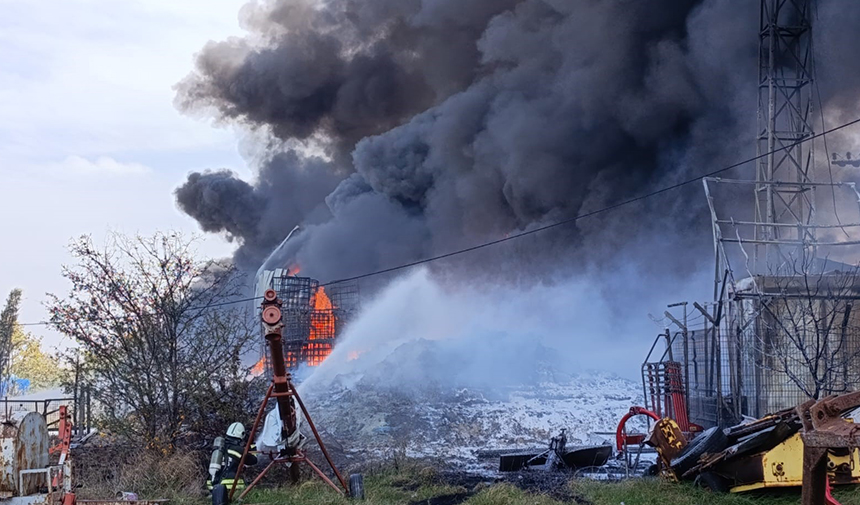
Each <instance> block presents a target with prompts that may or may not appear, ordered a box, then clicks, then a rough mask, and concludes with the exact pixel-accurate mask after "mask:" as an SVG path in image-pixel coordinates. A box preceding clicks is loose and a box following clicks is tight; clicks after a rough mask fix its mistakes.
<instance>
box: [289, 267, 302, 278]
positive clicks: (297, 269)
mask: <svg viewBox="0 0 860 505" xmlns="http://www.w3.org/2000/svg"><path fill="white" fill-rule="evenodd" d="M301 271H302V268H301V267H300V266H299V265H292V266H290V267H289V268H287V275H292V276H293V277H295V276H297V275H299V272H301Z"/></svg>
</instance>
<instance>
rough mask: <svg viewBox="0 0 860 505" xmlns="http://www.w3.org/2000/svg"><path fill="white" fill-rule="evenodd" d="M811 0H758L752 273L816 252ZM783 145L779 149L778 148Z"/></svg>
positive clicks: (769, 269)
mask: <svg viewBox="0 0 860 505" xmlns="http://www.w3.org/2000/svg"><path fill="white" fill-rule="evenodd" d="M812 1H813V0H761V17H760V31H759V78H758V91H759V92H758V138H757V140H758V142H757V144H758V145H757V150H758V155H759V156H762V155H765V156H764V157H762V158H761V159H760V160H759V162H758V169H757V171H756V185H755V221H756V223H757V224H756V226H755V237H754V240H755V242H754V243H755V247H754V261H753V267H754V269H755V271H754V273H757V274H768V273H774V270H777V269H778V265H780V264H782V263H785V262H786V261H789V258H788V256H791V257H793V258H798V257H799V255H800V253H801V252H803V249H807V250H810V249H811V250H812V255H814V249H815V243H816V233H815V224H816V222H815V187H816V184H815V182H814V181H813V172H814V170H813V167H814V162H815V157H814V149H813V148H812V145H811V143H803V144H798V142H800V141H802V140H805V139H808V138H809V137H811V136H812V135H813V134H814V133H813V125H812V118H813V116H812V107H813V55H812V23H811V20H812V18H811V15H812V13H811V4H812ZM779 149H782V150H781V151H779V152H774V151H775V150H779Z"/></svg>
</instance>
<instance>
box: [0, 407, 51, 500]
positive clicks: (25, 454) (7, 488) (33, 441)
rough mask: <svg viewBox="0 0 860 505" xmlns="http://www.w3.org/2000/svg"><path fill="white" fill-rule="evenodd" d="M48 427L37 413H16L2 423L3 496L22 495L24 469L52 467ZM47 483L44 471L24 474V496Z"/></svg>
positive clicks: (0, 493)
mask: <svg viewBox="0 0 860 505" xmlns="http://www.w3.org/2000/svg"><path fill="white" fill-rule="evenodd" d="M49 443H50V440H49V438H48V426H47V424H46V423H45V418H44V417H42V415H41V414H39V413H37V412H26V411H19V412H12V414H11V415H10V416H9V417H8V418H6V419H4V420H3V421H2V422H0V497H2V498H5V497H11V496H18V495H19V487H18V479H19V475H20V474H19V472H20V471H21V470H32V469H36V468H47V467H48V463H49V460H48V446H49ZM46 484H47V480H46V476H45V474H42V473H37V474H30V475H24V476H23V492H24V493H23V496H26V495H30V494H35V493H38V492H39V488H41V487H45V486H46Z"/></svg>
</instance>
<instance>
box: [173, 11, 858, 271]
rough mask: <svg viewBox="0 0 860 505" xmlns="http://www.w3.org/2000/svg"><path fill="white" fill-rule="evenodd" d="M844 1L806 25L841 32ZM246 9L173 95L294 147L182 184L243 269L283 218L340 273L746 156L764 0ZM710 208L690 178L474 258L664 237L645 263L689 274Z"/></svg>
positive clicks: (189, 205) (646, 244) (539, 258)
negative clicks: (253, 165)
mask: <svg viewBox="0 0 860 505" xmlns="http://www.w3.org/2000/svg"><path fill="white" fill-rule="evenodd" d="M822 3H823V4H828V2H824V1H823V0H822ZM839 3H840V1H839V0H832V1H831V2H829V5H830V7H827V6H825V7H826V8H825V9H822V11H821V14H820V16H821V18H822V19H818V20H816V23H818V24H819V25H829V26H830V28H828V29H832V30H838V29H840V28H839V26H843V28H842V29H843V30H846V29H847V30H851V28H848V27H847V26H846V25H845V23H846V21H841V19H843V18H845V19H849V18H847V17H845V16H842V15H841V14H840V9H838V8H835V7H833V5H835V4H839ZM840 5H842V6H843V7H844V9H848V10H851V11H857V10H858V8H857V6H855V5H854V4H853V3H848V2H842V3H841V4H840ZM242 19H243V21H244V23H245V26H246V28H247V29H248V32H249V33H248V35H247V36H246V37H245V38H242V39H231V40H228V41H225V42H217V43H215V42H212V43H209V44H208V45H207V46H206V47H205V48H204V49H203V51H202V53H201V54H200V55H199V56H198V58H197V65H196V69H195V71H194V72H192V73H191V74H190V75H189V76H188V77H187V78H186V79H185V80H184V81H182V82H181V83H180V84H179V85H178V94H177V104H178V106H179V107H180V108H181V109H183V110H186V111H191V110H211V111H214V113H215V114H216V116H217V117H218V118H219V119H221V120H224V121H230V122H236V123H239V124H242V125H245V126H247V127H249V128H251V129H254V130H258V131H260V132H263V133H264V134H267V135H270V136H271V138H273V139H276V140H277V141H279V142H282V143H283V145H288V146H294V147H295V146H301V148H300V149H299V150H298V151H288V152H287V153H286V154H277V155H274V156H270V157H269V159H268V161H267V162H265V163H264V164H262V166H261V167H260V168H259V177H258V179H257V181H256V182H255V183H253V184H248V183H246V182H243V181H241V180H239V179H237V178H236V177H235V176H233V175H232V174H230V173H227V172H223V171H220V172H218V171H216V172H210V173H203V174H200V173H194V174H191V175H190V176H189V178H188V180H187V182H186V183H185V184H183V185H182V187H180V188H179V189H178V190H177V192H176V196H177V200H178V202H179V205H180V207H181V208H182V209H183V210H184V211H185V212H187V213H188V214H189V215H191V216H193V217H194V218H195V219H197V220H198V221H199V223H200V225H201V226H202V227H203V229H204V230H206V231H213V232H224V233H226V234H228V235H229V236H231V237H234V238H236V239H237V240H238V241H239V243H240V247H239V250H238V253H237V258H238V259H239V260H240V262H241V263H243V264H245V265H247V266H248V267H249V268H254V267H256V266H257V265H258V264H259V262H260V261H261V260H262V259H263V258H264V257H265V256H266V255H267V254H268V253H269V252H270V251H271V249H272V248H273V247H274V246H275V245H277V244H278V243H279V242H280V241H281V240H282V239H283V237H285V236H286V234H287V233H288V232H289V231H290V230H291V229H292V228H293V227H294V226H295V225H297V224H298V225H302V226H303V230H302V231H301V232H300V233H299V234H298V235H297V237H296V238H295V239H294V240H291V241H290V243H289V247H288V248H287V251H285V254H284V262H285V263H286V262H289V261H298V262H299V263H300V264H301V265H302V266H303V268H304V269H305V270H304V271H305V272H306V273H308V274H310V275H314V276H318V277H320V278H322V279H332V278H338V277H342V276H349V275H355V274H360V273H363V272H366V271H370V270H373V269H376V268H382V267H388V266H391V265H393V264H396V263H398V262H403V261H412V260H415V259H416V258H419V257H422V256H427V255H433V254H438V253H444V252H447V251H450V250H453V249H455V248H459V247H464V246H471V245H474V244H476V243H479V242H481V241H484V240H493V239H497V238H500V237H503V236H505V235H506V234H510V233H517V232H518V231H523V230H528V229H531V228H533V227H536V226H539V225H541V224H545V223H548V222H552V221H554V220H558V219H565V218H569V217H572V216H574V215H577V213H582V212H587V211H589V210H593V209H595V208H599V207H601V206H604V205H607V204H611V203H613V202H617V201H619V200H621V199H625V198H629V197H631V196H635V195H637V194H641V193H643V192H646V191H647V190H648V189H651V188H654V187H656V186H660V185H665V184H669V183H672V182H676V181H678V180H681V179H684V178H687V177H689V176H691V175H693V174H698V173H702V172H706V171H708V170H712V169H714V168H717V167H719V166H721V165H724V164H728V163H732V162H735V161H737V160H738V159H740V158H743V157H747V156H750V155H752V154H753V153H754V151H755V149H754V143H753V139H754V128H755V104H756V101H755V93H756V61H757V59H756V58H757V44H758V38H757V30H758V2H756V1H750V0H650V1H647V2H644V1H637V0H601V1H598V0H577V1H571V0H329V1H326V2H311V1H309V0H306V1H295V0H273V1H270V2H265V3H253V4H249V5H248V6H246V7H245V8H244V9H243V11H242ZM855 39H856V37H855V38H854V39H852V40H855ZM853 44H855V45H856V40H855V41H854V42H853ZM848 53H850V51H849V52H848ZM829 63H830V64H831V66H833V65H838V64H840V63H839V62H829ZM300 152H301V153H307V152H317V153H318V156H309V155H307V154H299V153H300ZM749 170H752V168H751V167H750V168H749ZM751 173H752V172H749V173H748V174H746V175H747V176H749V175H750V174H751ZM736 175H738V174H736ZM750 200H751V198H750ZM704 203H705V201H704V198H703V196H702V195H701V186H699V185H696V186H695V187H690V188H687V189H685V190H683V191H678V192H676V193H673V194H671V195H666V196H663V197H660V199H655V200H654V201H649V202H646V203H644V204H641V205H637V206H633V207H631V208H629V209H626V210H623V211H619V212H613V213H610V214H606V215H604V216H601V217H599V218H595V219H591V220H589V221H583V222H582V223H579V224H577V226H572V227H569V228H565V229H560V230H556V231H552V232H545V233H541V234H538V235H534V236H532V237H530V238H528V239H524V240H522V241H521V242H519V243H516V244H511V246H510V247H505V248H498V250H496V251H495V252H492V253H490V252H482V253H480V254H476V255H473V256H472V259H473V261H472V262H471V264H472V266H475V265H481V266H484V267H489V269H491V270H492V271H494V272H496V273H498V272H499V271H504V268H506V267H502V266H500V265H502V264H508V262H502V261H500V260H502V259H512V260H515V263H519V264H523V263H528V264H530V265H533V264H545V263H552V264H555V265H558V264H561V263H564V262H563V261H562V260H569V259H571V258H583V257H587V258H591V261H595V260H599V259H605V258H609V257H612V258H619V257H626V258H628V259H634V258H636V259H638V260H642V259H643V258H644V259H647V260H649V261H650V260H651V259H653V256H654V255H658V256H662V255H663V254H668V253H671V252H674V253H675V255H674V257H676V258H677V259H676V260H675V261H673V262H672V263H673V264H672V265H671V266H668V265H667V263H668V262H665V261H658V262H656V264H657V266H652V267H651V268H655V269H657V270H660V269H661V268H662V267H663V266H666V268H667V269H671V270H673V271H678V270H681V271H683V270H685V269H690V268H693V267H694V266H695V264H696V263H697V262H698V261H701V258H706V259H707V258H708V253H707V250H708V246H709V243H708V233H709V232H708V229H709V223H708V218H707V215H706V213H705V212H704ZM655 237H656V238H655ZM682 239H683V240H685V241H686V242H681V240H682ZM679 243H684V244H685V245H684V246H683V249H682V251H683V253H684V254H679V253H678V251H679V247H678V244H679ZM583 252H586V253H588V254H587V255H584V254H577V253H583ZM695 252H701V253H702V254H700V255H698V257H699V258H700V260H693V259H690V258H694V257H696V254H692V253H695ZM688 253H689V254H688ZM523 260H526V261H523ZM645 263H647V262H645ZM651 264H652V265H654V262H651ZM490 265H492V266H490ZM519 268H520V267H517V268H516V269H517V270H519Z"/></svg>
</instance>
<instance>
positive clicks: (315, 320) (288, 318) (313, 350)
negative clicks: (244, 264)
mask: <svg viewBox="0 0 860 505" xmlns="http://www.w3.org/2000/svg"><path fill="white" fill-rule="evenodd" d="M296 273H297V270H296V269H293V270H291V269H275V270H266V271H264V272H262V276H261V282H260V284H259V285H258V290H259V289H260V287H261V286H262V287H264V288H266V289H269V288H270V289H274V290H275V292H276V293H277V294H278V298H280V300H281V301H282V303H283V307H282V310H281V312H282V316H283V321H282V322H283V325H284V331H283V345H284V360H285V362H286V366H287V370H295V369H297V368H299V367H300V366H302V365H306V366H311V367H315V366H319V365H320V364H322V362H323V361H325V359H326V358H327V357H328V355H329V354H331V352H332V350H333V349H334V346H335V343H336V341H337V339H338V337H339V336H340V335H341V334H342V332H343V329H344V328H345V327H346V324H347V323H348V322H349V321H350V320H351V319H352V318H353V317H354V316H355V314H356V313H357V312H358V309H359V286H358V282H357V281H349V282H339V283H335V284H330V285H325V286H322V285H320V282H319V281H318V280H316V279H312V278H310V277H299V276H298V275H296ZM265 360H266V349H265V342H264V343H263V345H262V357H261V359H260V362H259V363H258V365H257V367H258V370H256V371H257V372H260V373H262V372H263V371H266V372H267V373H268V372H269V370H270V366H269V365H268V364H267V363H266V362H265Z"/></svg>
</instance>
